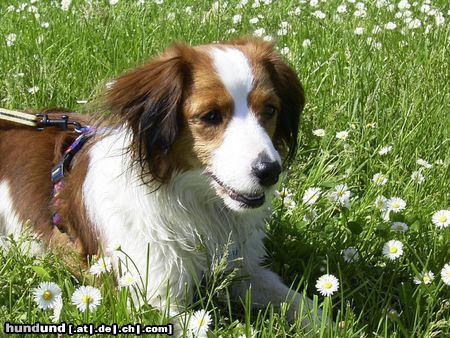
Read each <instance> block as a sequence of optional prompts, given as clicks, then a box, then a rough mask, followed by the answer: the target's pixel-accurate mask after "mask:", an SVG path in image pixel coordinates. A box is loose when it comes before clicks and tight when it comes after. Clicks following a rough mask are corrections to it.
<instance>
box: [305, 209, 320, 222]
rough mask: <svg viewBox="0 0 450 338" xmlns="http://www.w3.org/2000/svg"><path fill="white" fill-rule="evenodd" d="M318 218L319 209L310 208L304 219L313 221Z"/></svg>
mask: <svg viewBox="0 0 450 338" xmlns="http://www.w3.org/2000/svg"><path fill="white" fill-rule="evenodd" d="M316 218H317V210H316V209H315V208H308V209H307V211H306V214H305V216H303V220H304V221H305V222H308V223H310V222H313V221H314V220H315V219H316Z"/></svg>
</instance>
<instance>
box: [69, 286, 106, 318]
mask: <svg viewBox="0 0 450 338" xmlns="http://www.w3.org/2000/svg"><path fill="white" fill-rule="evenodd" d="M101 301H102V295H101V293H100V290H99V289H97V288H95V287H93V286H90V285H88V286H84V285H83V286H80V287H79V288H78V289H76V290H75V292H74V293H73V295H72V304H73V305H75V306H76V307H77V308H78V310H80V311H83V312H86V311H87V309H88V308H89V311H93V310H95V309H96V308H97V307H98V306H99V305H100V303H101Z"/></svg>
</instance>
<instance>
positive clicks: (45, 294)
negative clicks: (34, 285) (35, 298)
mask: <svg viewBox="0 0 450 338" xmlns="http://www.w3.org/2000/svg"><path fill="white" fill-rule="evenodd" d="M52 296H53V295H52V293H51V292H50V291H48V290H45V291H44V293H43V294H42V297H43V298H44V299H45V300H50V299H52Z"/></svg>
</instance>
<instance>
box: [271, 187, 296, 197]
mask: <svg viewBox="0 0 450 338" xmlns="http://www.w3.org/2000/svg"><path fill="white" fill-rule="evenodd" d="M292 195H293V194H292V192H291V191H290V190H289V189H288V188H286V187H283V189H281V190H275V196H276V197H279V198H281V199H285V198H292Z"/></svg>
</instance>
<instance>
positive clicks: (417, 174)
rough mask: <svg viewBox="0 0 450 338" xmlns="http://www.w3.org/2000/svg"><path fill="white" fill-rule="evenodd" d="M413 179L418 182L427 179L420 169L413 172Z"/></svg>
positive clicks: (420, 182)
mask: <svg viewBox="0 0 450 338" xmlns="http://www.w3.org/2000/svg"><path fill="white" fill-rule="evenodd" d="M411 179H412V180H413V182H415V183H417V184H422V183H423V181H425V177H424V176H423V175H422V173H421V172H420V171H413V173H412V174H411Z"/></svg>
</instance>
